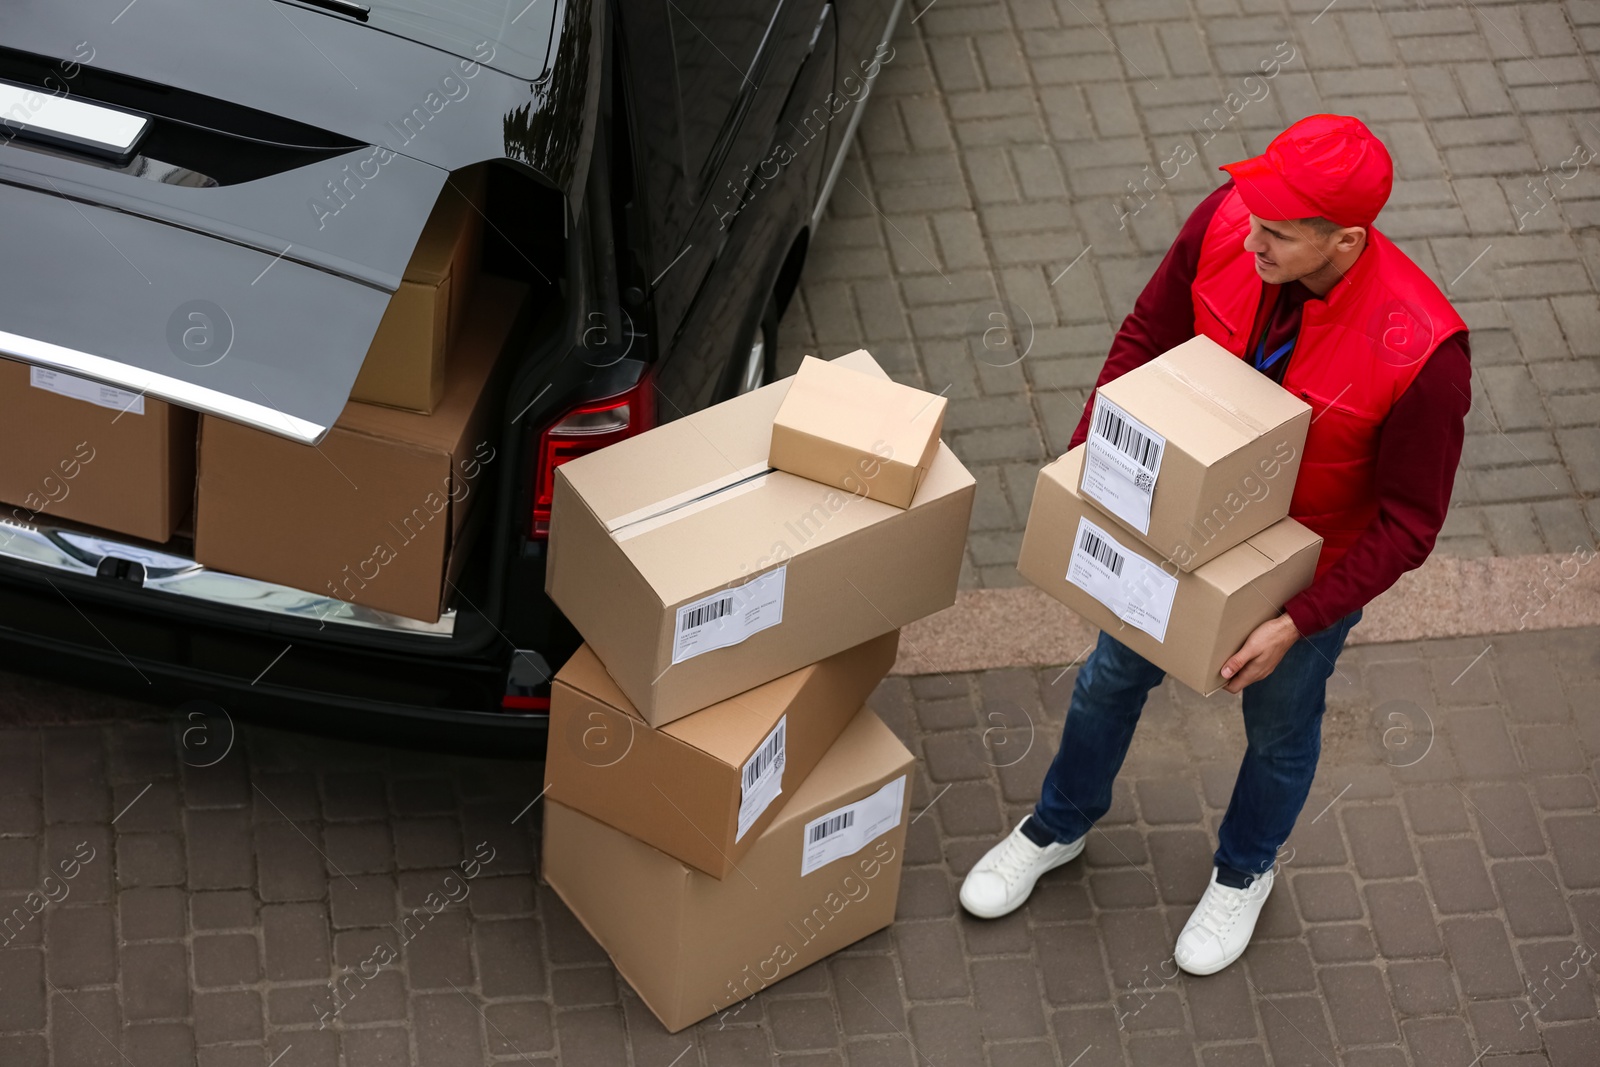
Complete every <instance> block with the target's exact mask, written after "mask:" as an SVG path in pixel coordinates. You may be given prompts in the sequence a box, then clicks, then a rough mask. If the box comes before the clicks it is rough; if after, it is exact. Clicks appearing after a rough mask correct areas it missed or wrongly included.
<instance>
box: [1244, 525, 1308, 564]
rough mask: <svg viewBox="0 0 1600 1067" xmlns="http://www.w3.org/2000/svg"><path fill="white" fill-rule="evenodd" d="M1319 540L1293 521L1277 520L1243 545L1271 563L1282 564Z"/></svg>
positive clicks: (1304, 527)
mask: <svg viewBox="0 0 1600 1067" xmlns="http://www.w3.org/2000/svg"><path fill="white" fill-rule="evenodd" d="M1321 540H1322V538H1321V537H1320V536H1318V535H1317V534H1315V533H1313V532H1312V531H1311V530H1310V529H1309V528H1307V527H1306V526H1304V525H1303V524H1301V523H1299V522H1296V521H1295V520H1294V519H1279V520H1278V521H1277V522H1275V523H1273V524H1272V525H1271V526H1268V527H1267V528H1266V529H1265V530H1262V531H1261V532H1260V533H1258V534H1256V535H1255V536H1254V537H1252V538H1250V539H1249V540H1248V541H1246V542H1245V544H1247V545H1249V546H1250V547H1251V548H1254V549H1255V550H1256V551H1257V552H1260V553H1261V554H1262V555H1263V556H1266V557H1267V558H1268V559H1270V560H1272V562H1274V563H1282V562H1283V561H1284V560H1286V559H1288V558H1289V557H1290V556H1292V555H1294V554H1295V553H1296V552H1299V551H1301V550H1302V549H1304V548H1307V547H1309V546H1311V545H1313V544H1316V543H1317V542H1318V541H1321Z"/></svg>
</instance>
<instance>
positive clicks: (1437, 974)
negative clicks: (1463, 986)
mask: <svg viewBox="0 0 1600 1067" xmlns="http://www.w3.org/2000/svg"><path fill="white" fill-rule="evenodd" d="M1452 974H1453V972H1452V971H1451V968H1450V964H1449V963H1448V962H1447V961H1445V960H1416V961H1401V962H1394V963H1391V964H1389V988H1390V989H1391V990H1392V991H1393V996H1394V1006H1395V1007H1396V1008H1398V1009H1399V1010H1400V1011H1401V1012H1402V1013H1404V1014H1406V1015H1442V1014H1445V1013H1454V1012H1455V1011H1456V1006H1457V1002H1458V996H1457V994H1456V986H1455V981H1454V979H1453V978H1452Z"/></svg>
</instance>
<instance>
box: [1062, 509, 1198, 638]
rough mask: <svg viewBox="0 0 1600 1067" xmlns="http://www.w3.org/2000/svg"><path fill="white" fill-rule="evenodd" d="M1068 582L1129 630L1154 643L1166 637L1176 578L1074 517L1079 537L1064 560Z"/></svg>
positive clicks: (1097, 527) (1106, 534) (1108, 535)
mask: <svg viewBox="0 0 1600 1067" xmlns="http://www.w3.org/2000/svg"><path fill="white" fill-rule="evenodd" d="M1067 581H1069V582H1071V583H1072V584H1073V585H1075V586H1077V587H1078V588H1079V589H1082V590H1083V591H1084V592H1086V593H1088V594H1089V595H1090V596H1092V597H1094V598H1095V599H1096V600H1098V601H1100V603H1102V604H1104V605H1105V606H1106V607H1108V608H1110V609H1111V611H1112V613H1113V614H1115V615H1116V617H1117V618H1119V619H1121V620H1122V621H1123V622H1125V623H1127V624H1128V625H1129V626H1134V627H1137V628H1138V629H1140V630H1143V631H1144V632H1145V633H1147V634H1149V635H1150V636H1151V637H1153V638H1155V639H1156V640H1157V641H1165V640H1166V639H1167V621H1168V620H1169V619H1170V618H1171V617H1172V599H1173V597H1174V596H1176V595H1177V592H1178V580H1177V579H1176V578H1174V577H1172V576H1171V575H1169V574H1168V573H1167V572H1166V571H1164V570H1162V569H1161V568H1160V567H1158V566H1156V565H1155V564H1154V563H1151V562H1150V561H1149V560H1147V559H1145V558H1144V557H1142V556H1137V555H1135V554H1134V553H1132V552H1130V551H1128V550H1127V549H1126V548H1125V547H1123V545H1122V544H1121V543H1120V542H1119V541H1117V539H1116V538H1114V537H1112V536H1111V535H1110V534H1108V533H1106V532H1105V531H1104V530H1102V529H1101V528H1100V527H1099V526H1096V525H1095V524H1094V523H1092V522H1090V521H1089V520H1088V519H1087V518H1079V519H1078V533H1077V536H1076V537H1075V538H1074V539H1073V542H1072V558H1071V559H1070V560H1068V562H1067Z"/></svg>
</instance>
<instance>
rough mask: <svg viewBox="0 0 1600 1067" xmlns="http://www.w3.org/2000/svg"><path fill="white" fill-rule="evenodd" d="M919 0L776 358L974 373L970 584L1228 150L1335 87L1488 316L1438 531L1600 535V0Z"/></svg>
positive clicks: (968, 392) (1428, 257)
mask: <svg viewBox="0 0 1600 1067" xmlns="http://www.w3.org/2000/svg"><path fill="white" fill-rule="evenodd" d="M906 5H907V7H906V12H905V14H904V16H903V17H902V19H901V25H900V29H899V32H898V33H897V35H896V38H895V42H894V43H895V53H894V58H893V59H892V60H891V61H890V62H889V63H888V64H887V65H886V66H885V68H884V72H883V74H882V75H881V76H880V78H879V80H878V83H877V85H876V87H875V88H874V90H873V94H872V98H871V103H870V105H869V106H868V107H867V109H866V112H865V116H864V118H863V121H862V125H861V129H860V131H859V135H858V141H857V147H856V149H855V150H853V151H852V154H851V158H850V161H849V163H848V165H847V166H846V168H845V170H844V172H843V177H842V179H841V180H840V182H839V183H838V186H837V188H836V191H835V193H834V197H833V201H832V206H831V207H830V209H829V216H828V218H827V219H826V220H825V221H824V223H823V225H822V227H821V228H820V230H819V232H818V234H817V243H816V244H815V245H814V247H813V249H812V252H811V255H810V258H809V261H808V263H807V266H806V272H805V276H804V280H803V285H802V289H801V294H800V300H799V301H798V302H797V303H796V304H793V305H791V308H790V310H789V312H788V313H787V315H786V316H785V319H784V322H783V325H782V330H781V333H780V338H781V340H780V352H781V355H782V362H781V365H780V370H783V371H785V372H787V371H788V370H789V369H790V368H792V367H793V366H795V365H796V364H798V361H799V358H800V355H801V354H802V353H803V352H807V351H810V352H817V353H819V354H824V355H833V354H838V353H840V352H844V351H848V350H849V349H852V348H856V347H860V346H862V345H863V344H864V345H866V346H867V347H868V348H870V349H871V350H872V351H873V353H874V354H875V355H877V356H879V357H880V358H882V359H883V360H884V362H885V365H886V366H887V367H888V368H889V369H890V370H891V372H892V373H894V374H895V375H896V376H897V377H899V378H900V379H901V380H905V381H909V382H912V383H915V384H920V385H922V386H924V387H926V388H928V389H931V390H934V391H941V390H942V391H945V392H946V394H947V395H948V396H950V397H951V398H952V399H953V403H952V404H951V406H950V409H949V412H948V416H947V419H946V423H945V429H946V438H947V440H949V441H950V443H951V445H952V446H953V447H954V448H955V450H956V452H957V453H958V454H959V455H960V456H961V457H962V458H963V459H964V460H965V461H966V462H967V463H968V464H969V465H970V466H971V467H972V469H973V471H974V473H975V474H977V476H978V486H979V493H978V498H977V506H976V510H975V514H974V517H973V522H972V537H971V540H970V543H969V551H968V557H969V558H968V562H969V566H968V570H967V573H966V574H965V576H964V582H965V584H966V585H967V586H968V587H974V586H1005V585H1015V584H1018V582H1019V579H1018V577H1017V574H1016V570H1015V568H1014V566H1013V564H1014V563H1015V561H1016V559H1017V550H1018V545H1019V542H1020V540H1021V535H1022V533H1021V532H1022V527H1023V524H1024V521H1025V519H1026V517H1027V509H1028V505H1029V501H1030V499H1031V495H1032V491H1033V483H1034V477H1035V475H1036V473H1037V471H1038V467H1039V465H1040V463H1041V461H1042V460H1043V459H1045V458H1046V457H1053V456H1055V455H1058V454H1059V453H1061V452H1062V451H1064V450H1065V447H1066V442H1067V440H1068V438H1069V436H1070V435H1071V432H1072V429H1073V427H1074V426H1075V425H1076V422H1077V419H1078V416H1079V413H1080V412H1081V410H1082V406H1083V401H1084V399H1085V397H1086V395H1087V392H1088V389H1089V388H1090V387H1091V386H1092V385H1093V383H1094V379H1095V376H1096V374H1097V373H1098V371H1099V368H1100V365H1101V363H1102V361H1103V360H1104V358H1105V353H1106V349H1107V347H1108V345H1109V343H1110V340H1111V337H1112V334H1113V332H1114V329H1115V325H1116V324H1118V323H1120V322H1121V320H1122V317H1123V316H1124V315H1125V314H1127V312H1128V310H1129V309H1130V308H1131V307H1132V305H1133V300H1134V297H1135V296H1137V294H1138V292H1139V290H1140V289H1141V288H1142V287H1143V284H1144V282H1145V281H1146V280H1147V279H1148V277H1149V274H1150V272H1151V271H1152V270H1153V269H1154V267H1155V266H1156V264H1157V263H1158V262H1159V260H1160V257H1161V255H1162V254H1163V253H1164V252H1165V251H1166V248H1167V246H1168V245H1169V244H1170V242H1171V241H1172V239H1173V237H1174V236H1176V233H1177V229H1178V226H1179V224H1180V223H1181V221H1182V219H1183V218H1184V217H1186V215H1187V213H1188V212H1189V211H1190V210H1191V209H1192V208H1193V206H1194V205H1195V204H1196V203H1198V201H1199V200H1200V198H1201V197H1202V196H1203V195H1204V194H1205V193H1206V192H1207V191H1209V190H1210V189H1213V188H1215V187H1216V186H1217V185H1218V184H1220V180H1221V178H1222V177H1223V176H1222V175H1221V174H1219V172H1218V171H1217V170H1216V169H1215V168H1216V167H1217V165H1218V164H1221V163H1225V162H1229V161H1232V160H1235V159H1240V158H1243V157H1245V156H1247V155H1250V154H1253V153H1255V152H1259V151H1260V150H1261V149H1262V148H1263V147H1265V144H1266V142H1267V140H1268V139H1270V137H1271V136H1272V135H1273V134H1274V133H1276V132H1277V131H1279V130H1281V129H1282V128H1283V127H1284V126H1286V125H1288V124H1289V123H1290V122H1291V121H1293V120H1295V119H1297V118H1300V117H1301V116H1303V115H1306V114H1310V113H1313V112H1317V111H1336V112H1343V113H1348V114H1354V115H1357V116H1360V117H1362V118H1363V119H1365V120H1366V121H1367V122H1369V123H1370V124H1371V125H1372V126H1373V128H1374V129H1375V130H1376V131H1377V132H1378V133H1379V135H1380V136H1382V137H1383V138H1384V139H1385V141H1386V142H1387V144H1388V145H1389V148H1390V150H1391V152H1392V153H1393V154H1394V157H1395V162H1396V168H1397V172H1398V173H1397V181H1396V184H1395V192H1394V196H1393V198H1392V199H1391V201H1390V207H1389V208H1388V210H1386V211H1385V212H1384V213H1383V216H1382V217H1381V218H1380V220H1379V225H1380V227H1381V228H1382V229H1384V230H1385V232H1387V233H1388V234H1389V235H1390V236H1391V237H1393V238H1395V239H1396V240H1397V241H1398V242H1399V244H1400V245H1401V247H1403V248H1404V249H1405V250H1406V251H1407V252H1408V253H1409V254H1410V255H1411V256H1412V257H1413V258H1414V259H1416V261H1417V262H1418V263H1419V264H1420V265H1422V267H1423V268H1424V269H1426V270H1427V271H1428V273H1429V274H1430V275H1431V276H1432V277H1433V278H1434V279H1435V280H1436V281H1437V282H1438V283H1439V284H1440V285H1441V286H1443V287H1445V289H1446V292H1447V293H1448V294H1449V295H1450V297H1451V298H1452V299H1453V300H1454V301H1455V303H1456V306H1457V307H1458V308H1459V309H1460V310H1461V312H1462V314H1463V316H1464V317H1465V318H1466V320H1467V322H1468V324H1469V325H1470V326H1471V327H1472V331H1473V332H1472V355H1473V363H1474V365H1475V368H1476V370H1475V373H1474V376H1473V393H1474V402H1475V403H1474V406H1473V411H1472V414H1471V415H1470V416H1469V419H1468V430H1469V437H1468V439H1467V446H1466V454H1465V458H1464V462H1463V468H1464V470H1463V473H1462V475H1461V476H1460V477H1459V478H1458V479H1457V483H1456V494H1455V507H1454V508H1453V509H1452V512H1451V515H1450V519H1449V521H1448V522H1447V523H1446V525H1445V528H1444V531H1443V535H1442V537H1441V539H1440V551H1442V552H1446V553H1453V554H1457V555H1468V556H1480V555H1491V554H1493V555H1523V554H1528V553H1539V552H1571V551H1572V550H1573V549H1574V547H1576V546H1577V545H1579V544H1583V545H1591V544H1593V543H1594V541H1595V538H1596V535H1595V533H1594V531H1595V529H1597V528H1600V505H1597V504H1596V502H1595V497H1596V494H1597V493H1600V425H1597V423H1600V359H1597V357H1600V304H1597V302H1596V291H1597V284H1596V283H1597V281H1600V229H1597V227H1600V174H1597V173H1596V172H1597V170H1600V168H1597V167H1596V166H1594V165H1593V164H1592V163H1590V162H1587V160H1591V159H1593V158H1594V157H1595V156H1596V154H1597V153H1600V79H1597V76H1596V69H1597V68H1596V66H1595V54H1596V52H1597V51H1600V4H1597V3H1595V2H1594V0H1570V2H1567V3H1516V4H1505V3H1479V2H1475V0H1467V2H1456V0H1450V2H1444V3H1441V2H1438V0H1332V2H1329V0H1287V2H1285V0H932V2H930V0H906ZM1263 64H1265V66H1263ZM1264 71H1271V72H1273V76H1271V77H1267V76H1265V75H1264V73H1263V72H1264ZM1191 157H1194V158H1193V161H1192V162H1186V161H1187V160H1189V159H1190V158H1191ZM1020 352H1025V353H1026V355H1025V357H1023V358H1021V359H1019V358H1018V354H1019V353H1020ZM1585 512H1586V513H1585Z"/></svg>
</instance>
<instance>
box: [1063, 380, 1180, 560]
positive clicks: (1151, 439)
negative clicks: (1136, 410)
mask: <svg viewBox="0 0 1600 1067" xmlns="http://www.w3.org/2000/svg"><path fill="white" fill-rule="evenodd" d="M1088 444H1089V448H1088V451H1087V453H1086V454H1085V455H1084V457H1083V495H1084V496H1086V497H1088V498H1089V499H1090V500H1093V501H1094V502H1095V503H1097V504H1099V505H1100V506H1101V507H1103V508H1105V509H1106V510H1107V511H1109V512H1111V514H1113V515H1115V516H1116V517H1117V518H1119V519H1121V520H1122V521H1123V522H1126V523H1127V524H1128V525H1130V526H1132V527H1133V528H1134V529H1135V530H1138V531H1139V532H1140V533H1142V534H1147V533H1149V532H1150V502H1151V500H1152V499H1153V498H1154V497H1155V492H1156V478H1157V477H1159V476H1160V474H1161V454H1162V453H1163V452H1165V451H1166V450H1167V439H1166V438H1165V437H1162V436H1161V435H1160V434H1158V433H1156V432H1155V431H1154V430H1152V429H1151V428H1150V427H1148V426H1146V425H1145V424H1144V423H1142V422H1140V421H1139V420H1138V419H1136V418H1134V417H1133V416H1132V415H1129V414H1128V413H1127V412H1126V411H1123V410H1122V409H1121V408H1120V407H1118V406H1117V405H1116V404H1114V403H1112V402H1111V401H1109V400H1107V399H1106V398H1105V397H1103V396H1101V395H1100V394H1099V393H1096V394H1095V397H1094V414H1093V416H1092V417H1091V418H1090V420H1089V438H1088Z"/></svg>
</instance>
